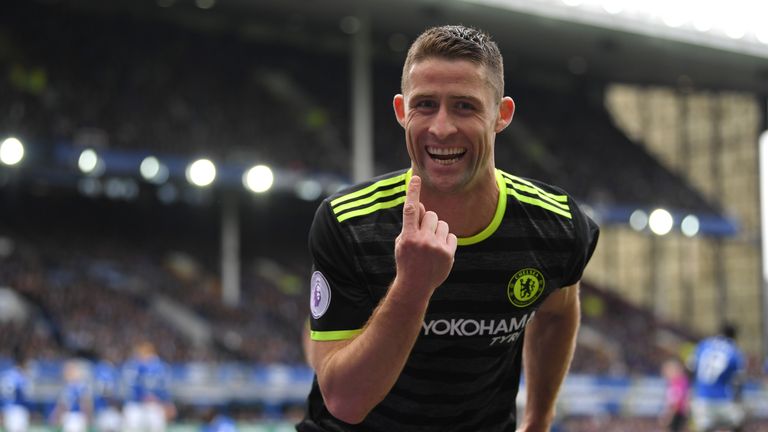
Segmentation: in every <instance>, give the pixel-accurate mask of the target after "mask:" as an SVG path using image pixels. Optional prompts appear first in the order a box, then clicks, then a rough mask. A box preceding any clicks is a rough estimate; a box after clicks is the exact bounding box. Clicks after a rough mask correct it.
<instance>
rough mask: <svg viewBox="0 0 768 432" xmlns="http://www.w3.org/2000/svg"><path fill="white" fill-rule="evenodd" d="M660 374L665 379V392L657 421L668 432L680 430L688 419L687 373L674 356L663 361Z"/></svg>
mask: <svg viewBox="0 0 768 432" xmlns="http://www.w3.org/2000/svg"><path fill="white" fill-rule="evenodd" d="M661 374H662V376H663V377H664V379H666V380H667V392H666V395H665V402H664V411H662V413H661V415H660V416H659V423H660V424H661V425H662V426H663V427H665V428H666V429H667V430H668V431H670V432H679V431H682V430H684V429H685V424H686V422H687V421H688V393H689V382H688V374H687V372H686V370H685V366H683V363H682V362H681V361H680V360H678V359H676V358H673V359H669V360H667V361H666V362H664V364H663V365H662V368H661Z"/></svg>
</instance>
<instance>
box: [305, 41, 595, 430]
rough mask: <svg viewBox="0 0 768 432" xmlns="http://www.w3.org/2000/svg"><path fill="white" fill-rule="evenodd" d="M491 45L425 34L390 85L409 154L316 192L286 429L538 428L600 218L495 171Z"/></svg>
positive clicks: (568, 338)
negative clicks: (318, 199)
mask: <svg viewBox="0 0 768 432" xmlns="http://www.w3.org/2000/svg"><path fill="white" fill-rule="evenodd" d="M503 77H504V71H503V65H502V58H501V54H500V52H499V49H498V47H497V46H496V44H495V42H493V41H492V40H491V39H490V37H489V36H488V35H487V34H485V33H483V32H481V31H478V30H476V29H472V28H467V27H462V26H443V27H436V28H432V29H429V30H427V31H425V32H424V33H423V34H421V35H420V36H419V37H418V38H417V40H416V41H415V42H414V43H413V45H412V46H411V48H410V50H409V52H408V56H407V58H406V61H405V65H404V67H403V75H402V94H399V95H396V96H395V98H394V103H393V105H394V111H395V117H396V118H397V121H398V122H399V123H400V124H401V125H402V126H403V128H404V129H405V142H406V146H407V148H408V154H409V156H410V158H411V167H410V169H407V170H402V171H398V172H395V173H391V174H387V175H384V176H381V177H377V178H374V179H372V180H370V181H368V182H364V183H362V184H359V185H356V186H353V187H351V188H349V189H348V190H345V191H342V192H340V193H338V194H336V195H334V196H332V197H329V198H328V199H326V200H325V201H323V203H322V204H321V205H320V207H319V208H318V210H317V213H316V215H315V220H314V222H313V224H312V228H311V231H310V239H309V247H310V252H311V253H312V258H313V263H314V273H313V274H312V279H311V294H310V310H311V315H312V317H311V319H310V340H309V342H308V343H307V347H306V348H307V358H308V359H309V360H310V362H311V364H312V366H313V368H314V369H315V380H314V383H313V386H312V390H311V392H310V395H309V400H308V409H307V415H306V417H305V419H304V420H303V421H302V422H301V423H300V424H299V425H298V426H297V429H298V430H299V431H382V432H385V431H386V432H390V431H441V432H444V431H514V430H515V429H516V428H517V427H518V426H517V415H516V408H515V399H516V396H517V391H518V386H519V382H520V375H521V369H522V366H524V370H525V380H526V389H527V397H526V408H525V412H524V414H523V416H522V419H521V421H520V425H519V430H521V431H547V430H549V427H550V424H551V422H552V418H553V417H554V406H555V399H556V397H557V393H558V391H559V389H560V386H561V384H562V381H563V379H564V377H565V375H566V373H567V371H568V367H569V365H570V362H571V357H572V355H573V349H574V345H575V340H576V333H577V330H578V324H579V299H578V284H579V280H580V279H581V275H582V273H583V271H584V268H585V266H586V264H587V262H588V261H589V258H590V256H591V255H592V252H593V251H594V248H595V245H596V243H597V237H598V228H597V226H596V225H595V223H594V222H593V221H592V220H590V219H589V218H588V217H587V216H585V215H584V213H583V212H582V211H581V210H580V209H579V207H578V205H577V204H576V202H574V200H573V199H572V198H571V197H570V196H569V195H567V194H566V193H565V192H563V191H562V190H560V189H558V188H556V187H553V186H549V185H547V184H544V183H541V182H538V181H535V180H530V179H523V178H520V177H517V176H514V175H511V174H508V173H506V172H504V171H502V170H500V169H498V168H496V164H495V160H494V143H495V137H496V134H498V133H500V132H501V131H503V130H504V129H505V128H506V127H507V126H508V125H509V123H510V122H511V121H512V116H513V114H514V111H515V104H514V102H513V101H512V99H511V98H509V97H503V89H504V78H503Z"/></svg>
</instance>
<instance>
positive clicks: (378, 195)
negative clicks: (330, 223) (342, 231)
mask: <svg viewBox="0 0 768 432" xmlns="http://www.w3.org/2000/svg"><path fill="white" fill-rule="evenodd" d="M403 191H405V183H403V184H402V185H400V186H396V187H393V188H392V189H386V190H380V191H378V192H376V193H374V194H373V195H371V196H369V197H368V198H363V199H360V200H357V201H347V202H346V203H344V204H341V205H338V206H336V207H333V214H339V213H341V212H342V211H344V210H346V209H350V208H352V207H357V206H361V205H363V204H370V203H372V202H374V201H376V200H378V199H379V198H384V197H388V196H390V195H394V194H396V193H398V192H403Z"/></svg>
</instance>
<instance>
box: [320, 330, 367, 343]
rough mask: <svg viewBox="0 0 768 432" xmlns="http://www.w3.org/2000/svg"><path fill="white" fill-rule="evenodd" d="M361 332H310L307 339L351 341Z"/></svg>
mask: <svg viewBox="0 0 768 432" xmlns="http://www.w3.org/2000/svg"><path fill="white" fill-rule="evenodd" d="M362 332H363V329H357V330H336V331H314V330H313V331H311V332H310V333H309V337H310V338H311V339H312V340H315V341H336V340H346V339H352V338H353V337H355V336H357V335H359V334H360V333H362Z"/></svg>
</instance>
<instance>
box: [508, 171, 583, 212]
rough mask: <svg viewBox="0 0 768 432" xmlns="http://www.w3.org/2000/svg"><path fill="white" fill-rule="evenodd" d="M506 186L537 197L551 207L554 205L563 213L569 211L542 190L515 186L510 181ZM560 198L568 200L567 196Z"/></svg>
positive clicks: (565, 205) (515, 184)
mask: <svg viewBox="0 0 768 432" xmlns="http://www.w3.org/2000/svg"><path fill="white" fill-rule="evenodd" d="M507 184H508V185H509V186H510V187H512V188H515V189H517V190H519V191H521V192H528V193H530V194H535V195H538V196H539V197H540V198H542V199H543V200H545V201H547V202H549V203H550V204H552V205H554V206H556V207H560V208H561V209H563V210H565V211H569V210H570V209H571V208H570V207H569V206H568V204H567V203H559V202H557V201H555V200H554V198H552V196H551V195H550V194H547V193H546V192H545V191H543V190H541V189H539V188H536V187H529V186H526V185H523V184H517V183H515V182H514V181H512V180H510V179H507ZM555 196H557V195H555ZM560 196H562V197H563V198H565V199H566V201H567V200H568V197H567V196H565V195H560Z"/></svg>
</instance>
